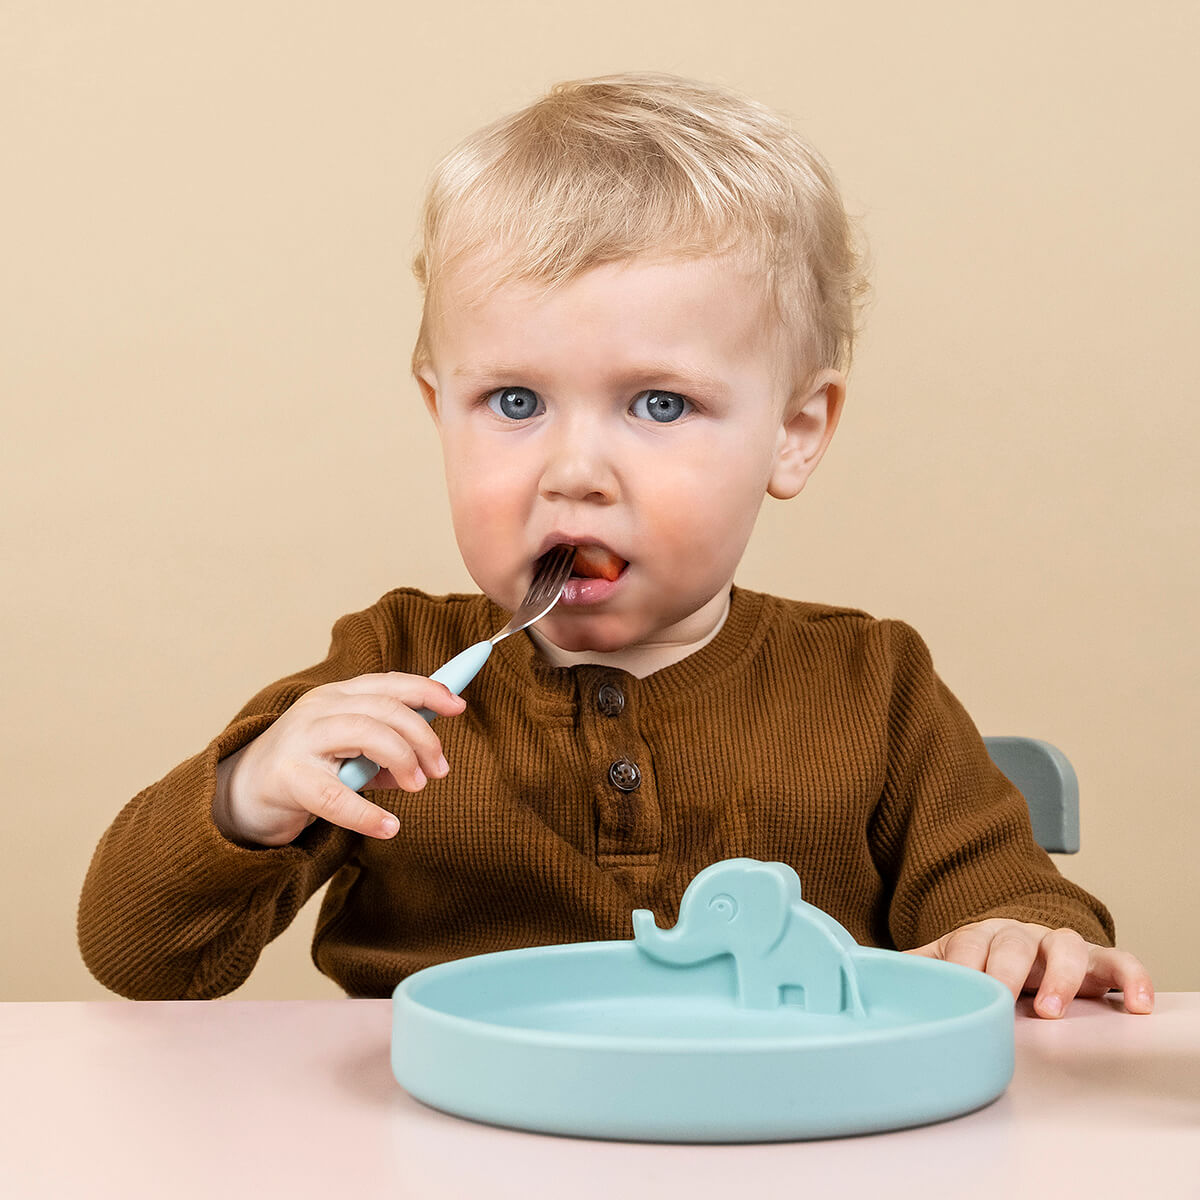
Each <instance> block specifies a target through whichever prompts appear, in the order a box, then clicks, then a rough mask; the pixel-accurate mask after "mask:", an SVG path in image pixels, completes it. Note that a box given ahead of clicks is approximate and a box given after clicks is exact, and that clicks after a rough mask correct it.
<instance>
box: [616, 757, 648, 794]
mask: <svg viewBox="0 0 1200 1200" xmlns="http://www.w3.org/2000/svg"><path fill="white" fill-rule="evenodd" d="M608 778H609V779H610V780H611V782H612V785H613V787H615V788H620V789H621V791H623V792H636V791H637V789H638V788H639V787H640V786H641V784H642V773H641V771H639V770H638V768H637V763H631V762H630V761H629V759H627V758H618V759H617V761H616V762H615V763H613V765H612V766H611V767H609V768H608Z"/></svg>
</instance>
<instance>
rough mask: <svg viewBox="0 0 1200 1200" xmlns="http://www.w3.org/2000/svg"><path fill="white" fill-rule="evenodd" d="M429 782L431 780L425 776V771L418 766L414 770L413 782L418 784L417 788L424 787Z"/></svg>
mask: <svg viewBox="0 0 1200 1200" xmlns="http://www.w3.org/2000/svg"><path fill="white" fill-rule="evenodd" d="M428 782H429V780H428V779H427V778H426V777H425V772H424V771H422V770H421V768H420V767H418V768H417V769H416V770H415V771H414V772H413V783H414V784H415V785H416V787H417V788H423V787H424V786H425V785H426V784H427V783H428Z"/></svg>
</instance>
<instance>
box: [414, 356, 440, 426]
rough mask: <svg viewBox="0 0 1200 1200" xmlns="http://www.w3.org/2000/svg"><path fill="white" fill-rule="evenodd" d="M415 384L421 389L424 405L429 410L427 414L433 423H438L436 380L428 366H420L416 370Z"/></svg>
mask: <svg viewBox="0 0 1200 1200" xmlns="http://www.w3.org/2000/svg"><path fill="white" fill-rule="evenodd" d="M417 386H418V387H419V388H420V389H421V399H422V400H424V401H425V407H426V409H428V411H429V415H430V416H431V417H432V418H433V423H434V424H435V425H437V424H439V421H438V410H437V380H436V379H435V378H434V376H433V372H432V371H431V370H430V369H429V367H422V368H421V369H420V370H419V371H418V372H417Z"/></svg>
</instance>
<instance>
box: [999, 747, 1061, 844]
mask: <svg viewBox="0 0 1200 1200" xmlns="http://www.w3.org/2000/svg"><path fill="white" fill-rule="evenodd" d="M983 741H984V744H985V745H986V746H987V751H988V754H989V755H991V759H992V762H994V763H995V764H996V766H998V767H999V768H1000V770H1001V771H1003V772H1004V774H1005V775H1007V776H1008V778H1009V779H1011V780H1012V782H1013V783H1014V784H1015V785H1016V787H1017V790H1018V791H1019V792H1020V793H1021V795H1023V796H1024V797H1025V802H1026V804H1028V805H1029V817H1030V820H1031V821H1032V822H1033V836H1034V838H1036V839H1037V844H1038V845H1039V846H1041V848H1042V849H1043V850H1048V851H1050V853H1052V854H1075V853H1076V852H1077V851H1078V850H1079V780H1078V779H1077V778H1076V777H1075V768H1074V767H1072V766H1071V764H1070V762H1069V761H1068V760H1067V756H1066V755H1065V754H1063V752H1062V751H1061V750H1059V749H1058V748H1057V747H1056V746H1052V745H1050V743H1049V742H1042V741H1039V740H1038V739H1037V738H1024V737H985V738H984V739H983Z"/></svg>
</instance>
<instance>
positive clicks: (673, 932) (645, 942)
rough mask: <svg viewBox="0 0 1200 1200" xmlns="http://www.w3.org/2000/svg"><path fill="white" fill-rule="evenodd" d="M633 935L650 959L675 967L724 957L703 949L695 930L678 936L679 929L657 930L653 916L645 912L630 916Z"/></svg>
mask: <svg viewBox="0 0 1200 1200" xmlns="http://www.w3.org/2000/svg"><path fill="white" fill-rule="evenodd" d="M633 935H634V938H635V939H636V941H637V944H638V945H639V946H640V947H641V948H642V949H643V950H644V951H645V952H646V953H647V954H649V955H650V957H651V958H656V959H658V960H659V961H660V962H665V963H671V964H672V965H675V966H683V965H687V964H691V963H698V962H702V961H703V960H704V959H707V958H712V957H713V956H714V955H716V954H721V953H723V949H722V948H719V947H718V948H713V947H710V946H706V945H704V944H703V943H702V942H701V940H700V939H699V938H697V937H696V935H695V931H694V930H693V931H690V932H687V933H681V932H680V929H679V926H678V925H676V926H675V928H674V929H659V927H658V926H657V925H656V924H655V923H654V914H653V913H652V912H650V910H649V909H646V908H639V909H637V910H636V911H635V912H634V914H633Z"/></svg>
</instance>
